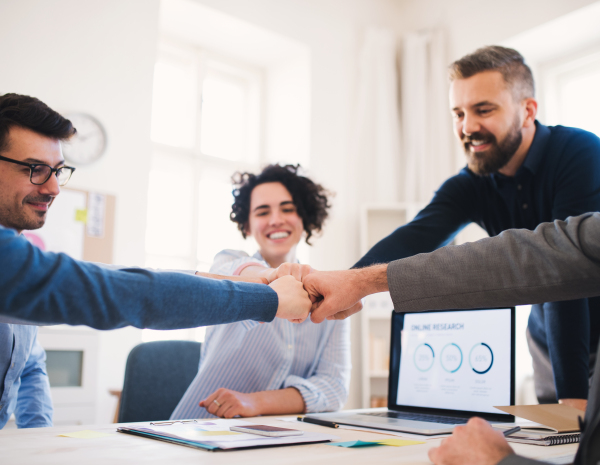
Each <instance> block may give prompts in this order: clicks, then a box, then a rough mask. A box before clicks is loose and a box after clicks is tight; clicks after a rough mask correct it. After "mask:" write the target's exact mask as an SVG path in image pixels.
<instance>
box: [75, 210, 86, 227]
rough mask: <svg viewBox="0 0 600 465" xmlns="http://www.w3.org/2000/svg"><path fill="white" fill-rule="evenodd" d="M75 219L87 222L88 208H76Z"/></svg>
mask: <svg viewBox="0 0 600 465" xmlns="http://www.w3.org/2000/svg"><path fill="white" fill-rule="evenodd" d="M75 221H79V222H80V223H84V224H85V223H87V210H75Z"/></svg>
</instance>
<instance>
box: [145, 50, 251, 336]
mask: <svg viewBox="0 0 600 465" xmlns="http://www.w3.org/2000/svg"><path fill="white" fill-rule="evenodd" d="M261 84H262V76H261V73H260V71H259V70H255V69H252V68H249V67H245V66H241V65H240V66H237V65H235V64H233V65H232V64H231V63H227V62H225V61H222V60H219V59H217V58H214V57H212V56H209V55H208V54H207V53H205V52H203V51H202V50H200V49H197V48H191V47H179V46H175V45H172V44H170V43H167V42H165V43H163V44H161V46H160V50H159V57H158V60H157V62H156V65H155V68H154V91H153V107H152V126H151V131H152V132H151V138H152V142H153V147H154V149H153V153H152V161H151V171H150V179H149V186H148V216H147V221H148V223H147V230H146V266H149V267H152V268H161V269H180V270H199V271H208V270H209V268H210V265H211V263H212V261H213V258H214V256H215V254H217V253H218V252H219V251H221V250H223V249H225V248H237V249H241V250H247V251H248V252H249V253H253V249H254V248H253V244H252V241H244V240H243V238H242V236H241V234H240V233H239V231H238V230H237V228H236V225H235V224H234V223H232V222H231V221H230V220H229V212H230V210H231V204H232V203H233V196H232V194H231V190H232V188H231V175H232V174H233V173H234V172H235V171H257V170H258V169H259V168H260V157H259V144H260V139H261V138H260V132H261V121H260V95H261ZM163 339H192V340H199V341H202V340H203V339H204V330H203V328H195V329H190V330H179V331H150V330H144V332H143V334H142V340H143V341H145V342H147V341H153V340H163Z"/></svg>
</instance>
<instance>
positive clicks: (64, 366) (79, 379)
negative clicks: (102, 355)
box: [38, 325, 99, 426]
mask: <svg viewBox="0 0 600 465" xmlns="http://www.w3.org/2000/svg"><path fill="white" fill-rule="evenodd" d="M38 340H39V342H40V344H41V345H42V347H43V348H44V350H45V351H46V354H47V359H46V365H47V368H48V376H49V378H50V391H51V395H52V402H53V404H54V426H61V425H86V424H92V423H95V422H96V391H97V381H98V379H97V378H98V376H97V373H98V346H99V332H98V331H94V330H92V329H90V328H86V327H71V326H62V325H61V326H44V327H40V329H39V332H38Z"/></svg>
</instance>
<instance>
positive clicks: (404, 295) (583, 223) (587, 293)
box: [388, 213, 600, 465]
mask: <svg viewBox="0 0 600 465" xmlns="http://www.w3.org/2000/svg"><path fill="white" fill-rule="evenodd" d="M388 283H389V287H390V293H391V295H392V300H393V301H394V308H395V310H396V311H398V312H416V311H422V310H444V309H451V308H481V307H491V306H505V305H506V306H512V305H520V304H532V303H539V302H547V301H559V300H569V299H576V298H581V297H593V296H598V295H600V213H587V214H585V215H581V216H577V217H571V218H568V219H567V221H555V222H554V223H543V224H541V225H540V226H538V227H537V228H536V229H535V231H529V230H525V229H520V230H517V229H513V230H508V231H505V232H503V233H502V234H500V235H499V236H497V237H493V238H487V239H483V240H480V241H478V242H474V243H469V244H463V245H459V246H449V247H444V248H443V249H439V250H437V251H435V252H433V253H430V254H421V255H416V256H414V257H410V258H405V259H403V260H397V261H395V262H392V263H390V265H389V267H388ZM595 372H596V375H595V376H594V379H593V381H592V386H591V389H590V394H589V400H588V406H587V409H586V413H585V418H586V424H588V425H589V426H591V427H594V426H596V427H597V424H598V417H599V416H600V349H599V353H598V356H597V357H596V370H595ZM591 429H593V428H588V430H589V431H586V434H589V433H591ZM589 439H591V438H588V440H587V441H584V442H582V448H584V449H583V450H585V448H586V445H591V444H590V442H591V441H590V440H589ZM593 440H595V439H593ZM580 452H581V451H580ZM579 460H582V461H585V460H587V457H585V455H584V456H582V457H579ZM500 463H501V465H516V464H519V465H528V464H535V463H541V462H537V461H534V460H530V459H527V458H524V457H519V456H516V455H512V456H509V457H507V458H505V459H504V460H502V461H501V462H500Z"/></svg>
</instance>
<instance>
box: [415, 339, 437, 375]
mask: <svg viewBox="0 0 600 465" xmlns="http://www.w3.org/2000/svg"><path fill="white" fill-rule="evenodd" d="M434 359H435V353H434V352H433V348H432V347H431V346H430V345H429V344H427V343H423V344H419V345H418V346H417V348H416V349H415V355H414V362H415V366H416V367H417V370H419V371H429V370H430V369H431V367H432V366H433V361H434Z"/></svg>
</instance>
